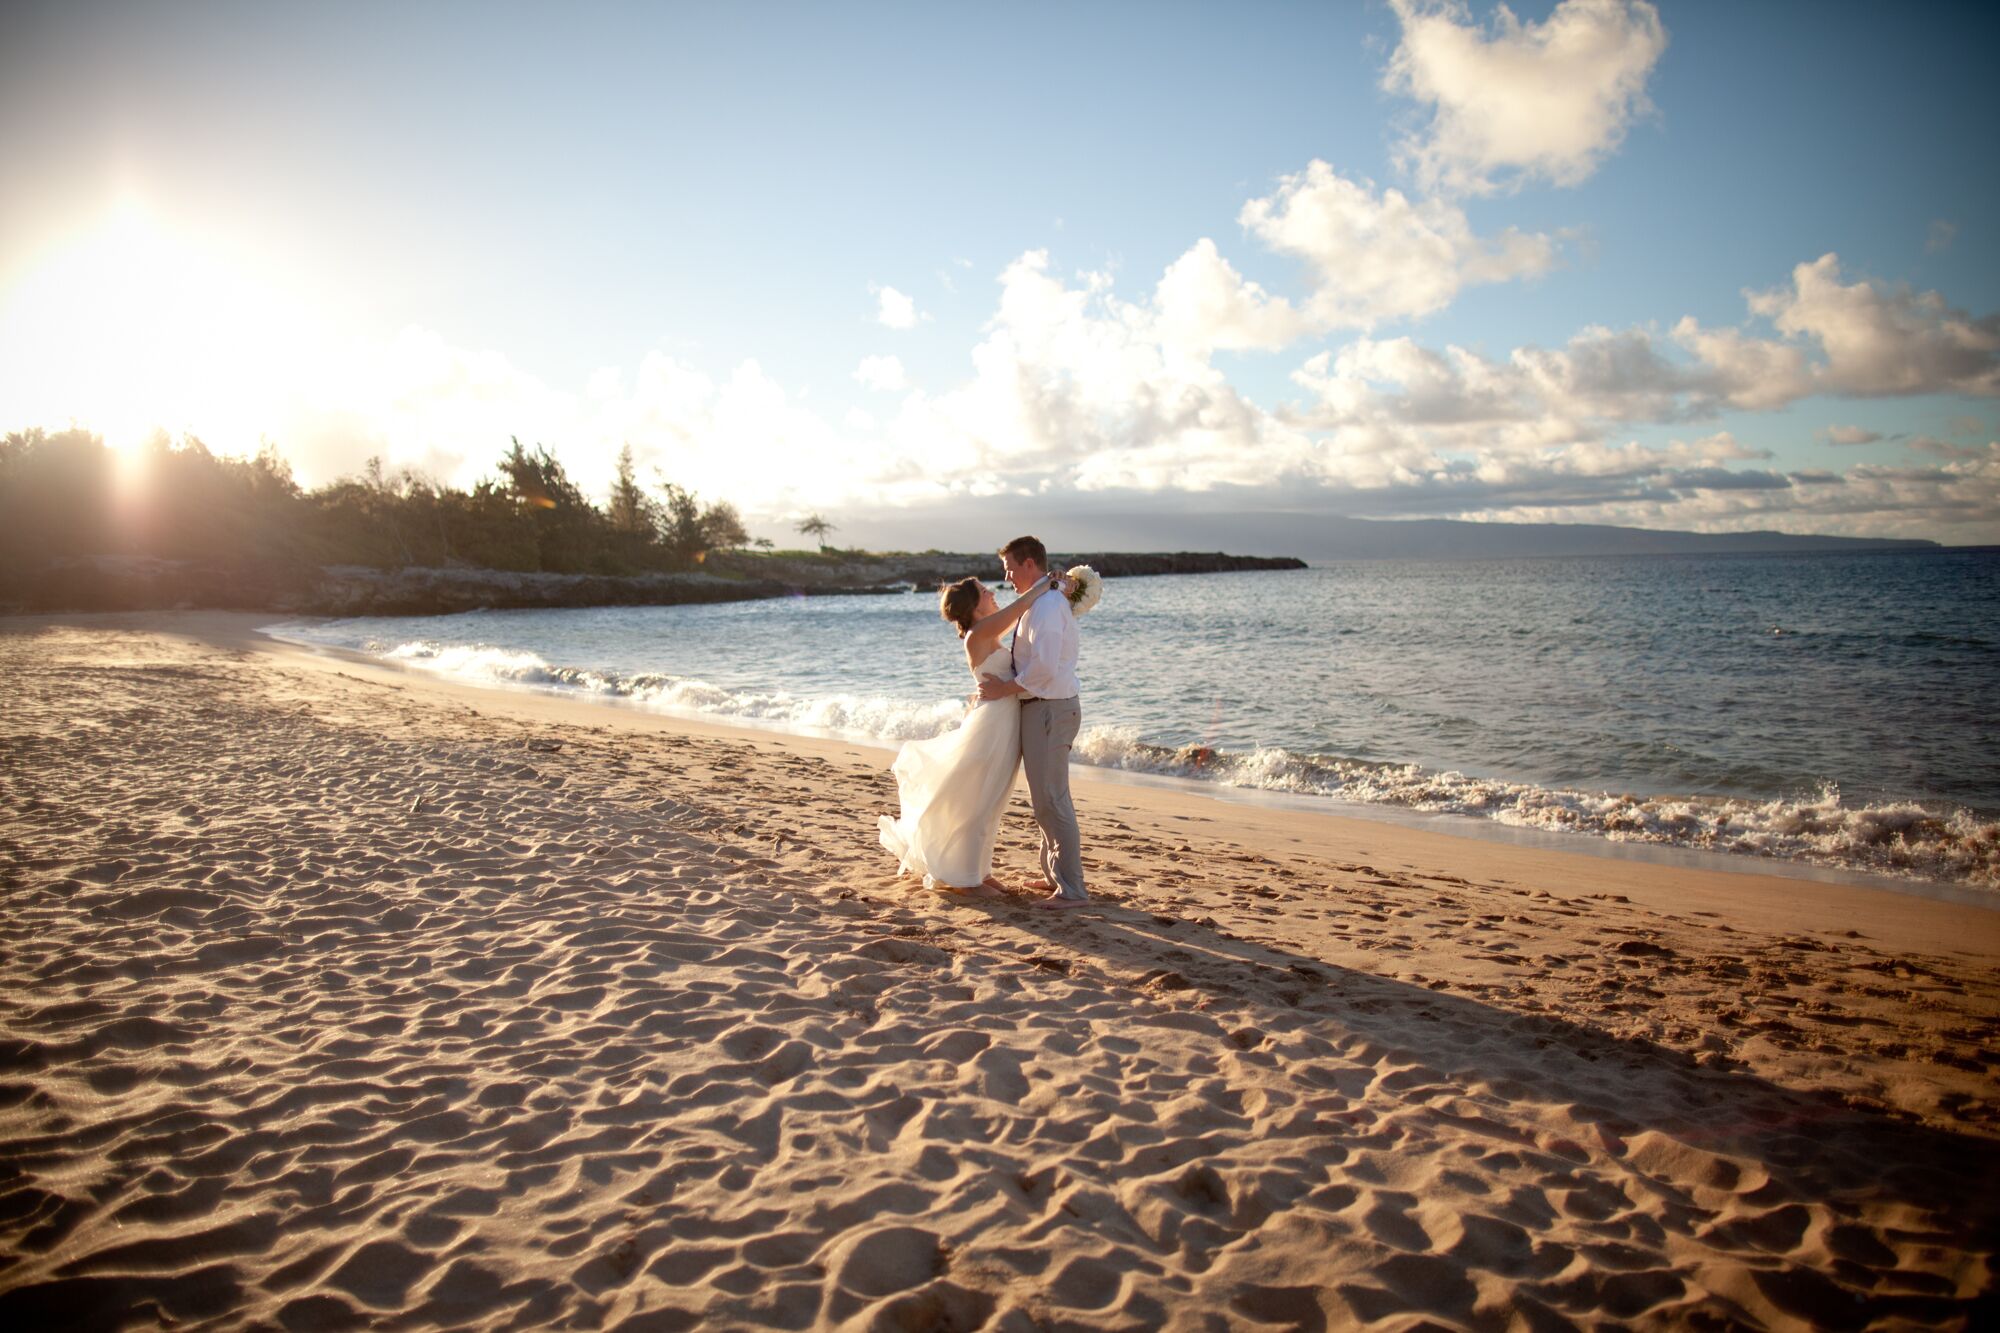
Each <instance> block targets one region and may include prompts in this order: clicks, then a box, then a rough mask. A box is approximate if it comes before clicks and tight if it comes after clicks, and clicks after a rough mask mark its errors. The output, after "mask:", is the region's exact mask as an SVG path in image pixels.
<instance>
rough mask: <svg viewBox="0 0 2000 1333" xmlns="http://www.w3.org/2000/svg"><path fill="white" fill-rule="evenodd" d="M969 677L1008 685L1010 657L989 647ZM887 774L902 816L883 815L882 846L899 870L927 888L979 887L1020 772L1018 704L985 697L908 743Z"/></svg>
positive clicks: (987, 871)
mask: <svg viewBox="0 0 2000 1333" xmlns="http://www.w3.org/2000/svg"><path fill="white" fill-rule="evenodd" d="M973 676H974V678H975V679H977V678H978V677H980V676H998V677H999V678H1000V679H1002V680H1012V679H1013V677H1014V671H1013V665H1012V658H1011V654H1010V653H1009V652H1008V651H1007V650H1006V649H1005V648H999V649H996V650H994V651H993V652H992V653H990V654H988V655H987V658H986V660H985V661H984V662H981V663H980V664H979V666H978V667H977V668H976V669H975V670H974V672H973ZM891 771H892V772H894V773H895V775H896V790H897V794H898V795H899V797H900V798H901V802H902V816H901V818H898V819H891V818H889V817H888V816H887V815H884V816H882V819H881V833H882V845H883V846H884V847H886V848H888V849H889V851H890V852H892V853H893V854H894V855H895V856H896V858H897V861H898V863H899V865H900V867H901V870H902V872H903V873H904V874H908V875H921V876H923V878H924V885H925V887H927V888H937V887H940V886H947V887H951V888H961V889H969V888H973V887H975V886H977V885H978V884H979V883H980V881H982V880H984V879H985V878H986V877H987V876H988V875H991V874H992V873H993V847H994V844H995V843H997V842H998V841H999V839H1000V819H1001V816H1002V815H1003V814H1005V812H1006V809H1007V796H1008V793H1010V792H1011V791H1013V789H1014V780H1015V778H1016V777H1017V776H1018V775H1019V774H1020V771H1021V701H1020V699H1019V698H1018V697H1015V698H1007V699H989V700H987V701H985V702H983V703H980V704H979V705H977V706H976V707H974V708H973V709H972V710H971V711H970V712H968V713H967V714H966V715H965V721H964V722H962V723H960V724H959V726H958V727H957V729H956V730H953V731H947V732H945V733H944V734H943V735H941V736H933V737H931V738H930V739H928V740H921V741H906V742H905V743H904V745H903V748H902V749H901V750H900V751H898V752H897V754H896V762H895V764H894V765H893V766H892V769H891Z"/></svg>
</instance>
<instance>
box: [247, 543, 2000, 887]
mask: <svg viewBox="0 0 2000 1333" xmlns="http://www.w3.org/2000/svg"><path fill="white" fill-rule="evenodd" d="M996 574H997V570H996ZM1082 630H1083V633H1082V645H1083V646H1082V660H1081V673H1082V676H1083V680H1084V698H1083V706H1084V725H1085V729H1084V733H1083V735H1082V737H1081V738H1080V740H1079V743H1078V748H1077V756H1076V757H1077V758H1078V760H1079V761H1081V762H1083V763H1088V764H1095V765H1100V766H1103V767H1107V768H1115V769H1126V770H1133V771H1140V772H1147V773H1153V774H1161V775H1166V776H1169V777H1176V778H1184V779H1188V780H1191V781H1196V782H1207V783H1216V784H1222V785H1226V786H1234V787H1248V788H1259V789H1264V790H1269V791H1279V792H1287V793H1294V794H1298V795H1303V796H1307V797H1316V798H1324V799H1325V800H1327V801H1329V802H1335V803H1340V804H1343V805H1345V806H1347V807H1349V810H1348V813H1365V811H1357V810H1355V809H1353V808H1352V807H1356V806H1361V807H1366V806H1392V807H1400V808H1402V809H1405V810H1415V811H1427V812H1437V813H1449V814H1457V815H1468V816H1473V817H1477V818H1481V819H1487V820H1492V821H1495V822H1497V823H1500V824H1506V825H1512V826H1516V827H1525V828H1535V829H1544V830H1554V831H1562V832H1570V833H1574V834H1577V835H1579V836H1585V837H1598V838H1607V839H1612V840H1617V841H1624V842H1646V843H1656V844H1662V845H1671V846H1680V847H1688V848H1698V849H1708V850H1714V851H1720V852H1729V853H1737V854H1744V855H1751V856H1759V857H1771V858H1780V859H1786V860H1793V861H1798V862H1804V863H1810V864H1814V865H1820V866H1829V867H1838V868H1844V869H1849V870H1855V871H1864V872H1873V873H1888V874H1893V875H1902V876H1909V877H1914V878H1920V879H1928V880H1934V881H1940V882H1946V883H1954V884H1959V885H1970V886H1978V887H1982V888H1993V889H2000V721H1996V719H2000V552H1994V551H1939V552H1913V553H1870V554H1863V555H1812V556H1655V557H1620V558H1605V559H1564V560H1522V561H1482V562H1414V561H1411V562H1401V561H1398V562H1357V563H1346V564H1333V565H1326V566H1320V567H1315V568H1312V569H1308V570H1299V571H1284V572H1263V573H1251V574H1215V575H1203V576H1197V577H1173V578H1141V579H1122V580H1113V581H1111V582H1109V583H1108V585H1107V587H1106V590H1105V596H1104V601H1103V604H1102V605H1101V606H1100V607H1099V608H1098V609H1097V610H1095V611H1094V612H1092V613H1091V614H1090V615H1089V616H1087V617H1085V619H1084V620H1083V622H1082ZM272 632H273V633H275V634H277V635H278V636H279V637H282V638H286V639H290V640H293V641H296V642H302V643H310V644H320V645H328V646H335V647H341V648H347V649H352V650H357V651H360V652H363V653H368V654H372V655H376V656H380V657H383V658H387V659H391V660H394V661H398V662H402V663H405V664H408V665H410V666H412V667H415V668H419V669H423V670H428V671H433V672H439V673H442V674H446V675H451V676H456V677H461V678H465V679H469V680H474V681H478V682H482V683H488V684H500V685H512V686H519V687H525V688H532V689H542V690H558V691H565V692H573V693H577V694H582V695H588V696H597V697H601V698H605V699H614V698H615V699H618V700H621V701H624V702H626V703H628V704H632V705H637V706H641V707H646V708H654V709H659V710H662V711H668V712H688V713H699V714H707V715H712V716H716V717H720V718H734V719H741V720H748V721H755V722H758V723H761V724H765V725H772V726H777V727H780V728H785V729H792V730H798V731H808V732H818V733H828V732H830V733H835V734H840V735H844V736H848V737H852V738H856V739H862V740H869V741H875V742H882V743H894V742H897V741H900V740H905V739H910V738H913V737H920V736H929V735H934V734H936V733H937V732H939V731H941V730H944V729H946V728H949V727H952V726H955V725H957V723H958V720H959V718H960V717H961V716H962V715H963V711H964V703H963V695H964V690H965V687H966V686H967V684H968V680H967V677H966V675H965V670H964V666H963V661H962V656H961V653H960V648H959V644H958V640H957V638H956V637H955V635H954V634H953V633H952V631H951V630H950V628H949V627H948V626H946V625H945V624H944V622H942V621H941V620H939V619H938V615H937V610H936V599H935V597H934V595H932V594H930V593H928V592H925V593H910V594H905V595H893V596H882V597H838V598H803V597H801V598H792V599H787V600H778V601H764V602H744V603H736V604H731V605H721V606H702V607H657V608H605V609H593V610H575V611H505V612H475V613H471V614H467V615H457V616H445V617H429V618H392V619H356V620H332V621H316V622H301V623H292V624H286V625H281V626H275V627H273V630H272ZM885 762H886V761H885Z"/></svg>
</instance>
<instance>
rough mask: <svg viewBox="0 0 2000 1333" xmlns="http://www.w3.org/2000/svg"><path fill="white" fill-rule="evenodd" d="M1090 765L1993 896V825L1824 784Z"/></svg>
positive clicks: (1158, 749)
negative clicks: (1651, 787)
mask: <svg viewBox="0 0 2000 1333" xmlns="http://www.w3.org/2000/svg"><path fill="white" fill-rule="evenodd" d="M1076 756H1077V758H1078V759H1079V760H1081V761H1082V762H1084V763H1088V764H1095V765H1098V766H1100V767H1104V768H1117V769H1125V770H1129V771H1133V772H1143V773H1155V774H1161V775H1164V776H1169V777H1180V778H1195V779H1201V780H1206V781H1212V782H1217V783H1220V784H1222V785H1224V786H1231V787H1245V788H1254V789H1258V790H1264V791H1281V792H1294V793H1300V794H1304V795H1312V796H1325V797H1330V798H1333V799H1337V800H1341V801H1352V802H1357V803H1362V804H1371V805H1390V806H1400V807H1402V808H1404V809H1409V810H1421V811H1424V812H1427V813H1434V814H1456V815H1472V816H1478V817H1482V818H1486V819H1491V820H1493V821H1494V822H1495V823H1498V824H1507V825H1512V826H1514V827H1517V828H1532V829H1541V830H1545V831H1548V832H1559V833H1581V834H1587V835H1594V836H1597V837H1602V838H1608V839H1610V840H1611V841H1614V842H1645V843H1657V844H1662V845H1670V846H1678V847H1689V848H1697V849H1700V850H1704V851H1716V852H1729V853H1735V854H1739V855H1748V856H1763V857H1774V858H1780V859H1786V860H1798V861H1806V862H1811V863H1813V864H1817V865H1827V866H1837V867H1841V868H1844V869H1850V870H1867V871H1875V872H1886V873H1890V874H1902V875H1916V876H1921V877H1923V878H1928V879H1940V880H1955V881H1960V882H1964V883H1970V884H1977V885H1982V886H1985V887H1989V888H2000V822H1996V821H1994V820H1990V819H1981V818H1980V817H1978V816H1977V815H1975V814H1973V813H1972V812H1971V811H1968V810H1964V809H1930V808H1926V807H1925V806H1923V805H1919V804H1917V803H1915V802H1908V801H1904V802H1892V803H1886V804H1878V805H1861V806H1849V805H1846V804H1844V803H1843V802H1842V800H1841V796H1840V792H1839V790H1838V788H1835V787H1832V786H1828V787H1826V788H1824V789H1822V790H1821V791H1819V792H1818V793H1815V794H1814V795H1813V796H1812V797H1810V798H1806V799H1800V800H1782V799H1781V800H1769V801H1755V800H1743V799H1732V798H1726V797H1674V796H1631V795H1623V794H1619V793H1613V792H1600V793H1594V794H1593V793H1589V792H1581V791H1566V790H1561V789H1555V788H1549V787H1540V786H1536V785H1533V784H1531V783H1521V782H1507V781H1504V780H1500V779H1495V778H1475V777H1468V776H1467V775H1465V774H1463V773H1458V772H1437V771H1434V770H1429V769H1423V768H1419V767H1417V766H1416V765H1414V764H1403V765H1397V764H1369V763H1362V762H1359V761H1356V760H1345V759H1335V758H1324V757H1319V756H1302V755H1296V754H1292V753H1290V752H1288V751H1286V750H1283V749H1279V748H1275V747H1273V748H1264V749H1256V750H1252V751H1249V752H1247V753H1243V754H1230V753H1227V752H1224V751H1217V750H1213V749H1210V748H1208V747H1206V746H1183V747H1181V748H1179V749H1169V748H1167V747H1164V746H1158V745H1149V744H1147V743H1146V742H1144V741H1143V740H1141V739H1140V738H1139V737H1138V736H1137V734H1136V733H1134V732H1132V731H1131V730H1129V729H1126V728H1116V727H1101V728H1094V729H1092V730H1091V731H1088V732H1086V733H1085V734H1084V735H1082V736H1081V737H1079V738H1078V741H1077V747H1076Z"/></svg>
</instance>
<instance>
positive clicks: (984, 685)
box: [979, 676, 1027, 699]
mask: <svg viewBox="0 0 2000 1333" xmlns="http://www.w3.org/2000/svg"><path fill="white" fill-rule="evenodd" d="M1026 693H1027V691H1026V690H1024V689H1022V688H1021V687H1020V686H1019V685H1016V684H1015V683H1014V682H1013V681H1011V680H1002V679H1000V678H999V677H998V676H981V677H980V678H979V697H980V698H981V699H1007V698H1012V697H1013V696H1014V695H1017V694H1020V695H1025V694H1026Z"/></svg>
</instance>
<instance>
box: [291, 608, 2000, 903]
mask: <svg viewBox="0 0 2000 1333" xmlns="http://www.w3.org/2000/svg"><path fill="white" fill-rule="evenodd" d="M283 627H284V623H276V624H269V625H260V626H257V627H255V630H254V632H255V633H257V634H258V635H260V636H262V637H263V638H265V639H269V640H271V641H272V642H275V643H281V644H284V645H285V646H287V647H288V648H292V649H298V650H303V651H306V652H309V653H321V654H325V655H328V656H330V657H334V658H337V659H339V660H344V661H347V662H349V663H351V664H355V665H366V666H374V667H379V668H382V669H385V670H388V671H391V672H396V673H400V674H406V675H408V676H411V677H413V678H417V679H423V680H429V681H435V682H440V683H451V684H455V685H459V686H462V687H464V688H467V689H472V690H477V691H484V692H489V693H495V694H501V695H531V696H537V697H543V698H549V699H555V700H568V701H570V702H573V703H577V704H580V705H582V706H584V707H589V708H606V709H611V710H615V711H619V712H634V713H645V714H652V715H655V716H660V717H667V718H674V719H678V720H681V721H684V722H687V723H690V724H693V725H705V726H717V727H721V728H724V729H725V730H736V731H741V732H743V733H746V734H770V735H778V736H797V737H801V738H813V739H820V740H828V741H833V742H837V743H841V744H848V745H858V746H861V747H864V748H867V749H871V750H878V751H881V752H883V753H884V754H885V755H887V756H890V757H893V755H894V753H895V751H896V749H897V748H898V746H899V745H900V743H901V742H899V741H893V740H882V739H878V738H875V737H872V736H867V735H861V734H856V733H848V732H839V731H830V730H824V729H818V728H811V727H805V726H801V725H796V724H790V725H788V724H786V723H782V722H770V721H766V720H764V719H761V718H756V717H745V716H735V715H726V714H712V713H704V712H701V711H698V710H694V709H677V708H674V707H672V706H669V705H664V704H658V703H654V702H650V701H641V700H633V699H629V698H627V697H625V696H622V695H617V694H608V693H593V692H590V691H587V690H582V689H577V688H573V687H569V686H563V685H549V684H540V683H530V682H517V681H507V680H472V679H466V678H463V677H455V676H451V675H448V674H446V673H442V672H435V671H430V670H426V669H425V668H424V667H423V666H421V665H420V664H417V663H413V662H399V661H393V660H390V659H387V658H379V657H373V656H370V655H369V654H367V653H363V652H360V651H358V650H355V649H350V648H344V647H340V646H338V645H332V644H320V643H314V642H311V641H310V640H300V639H289V638H283V637H281V636H277V635H273V634H271V633H269V631H270V630H273V629H280V628H283ZM886 764H887V760H886V759H885V761H884V766H885V767H886ZM1072 771H1073V773H1074V774H1075V775H1076V777H1077V778H1078V779H1079V780H1086V779H1087V780H1100V781H1107V782H1111V783H1127V784H1131V785H1135V786H1142V787H1144V786H1155V787H1164V788H1166V789H1170V790H1178V791H1182V792H1185V793H1187V794H1189V795H1192V796H1196V797H1200V798H1206V799H1209V800H1214V801H1218V802H1221V803H1223V804H1225V805H1232V806H1251V807H1259V808H1268V809H1275V810H1288V811H1296V812H1298V813H1300V814H1305V815H1317V816H1325V817H1328V818H1336V819H1352V820H1359V821H1362V822H1364V823H1387V824H1391V825H1394V826H1398V827H1409V828H1413V829H1420V830H1428V831H1431V832H1435V833H1440V834H1443V835H1446V836H1451V837H1459V838H1470V839H1474V840H1479V841H1493V842H1499V843H1503V844H1508V845H1515V846H1523V847H1530V848H1540V849H1543V850H1547V851H1549V852H1552V853H1556V854H1561V853H1565V852H1568V853H1574V854H1576V855H1581V856H1590V857H1605V858H1609V859H1612V860H1637V861H1645V862H1651V863H1655V864H1660V865H1666V866H1681V867H1685V868H1687V869H1691V870H1709V871H1716V872H1720V873H1729V874H1751V875H1769V876H1773V877H1776V878H1781V879H1796V880H1804V881H1810V882H1815V883H1831V884H1847V885H1852V886H1857V887H1866V888H1874V889H1880V890H1884V891H1887V892H1892V893H1902V894H1908V895H1911V896H1915V897H1923V898H1933V899H1939V900H1943V901H1947V902H1956V903H1960V904H1963V905H1966V906H1973V907H1986V908H1989V909H1991V910H1996V911H2000V887H1986V886H1983V885H1982V884H1980V883H1978V882H1977V881H1973V880H1945V879H1938V878H1934V877H1931V876H1927V875H1924V874H1920V873H1916V872H1910V873H1907V874H1899V873H1896V872H1894V871H1890V870H1878V869H1870V868H1867V867H1865V866H1857V865H1848V864H1839V863H1833V862H1829V861H1821V860H1815V859H1812V858H1810V857H1807V856H1779V855H1769V854H1758V853H1750V852H1740V851H1732V850H1728V849H1725V848H1711V847H1701V846H1696V845H1691V844H1686V843H1677V842H1672V841H1667V840H1659V839H1649V838H1618V837H1613V836H1610V835H1608V834H1606V833H1603V832H1599V831H1596V830H1567V829H1561V828H1536V827H1532V826H1527V825H1521V824H1512V823H1506V822H1503V821H1501V820H1499V819H1496V818H1492V817H1487V816H1482V815H1478V814H1472V813H1468V812H1464V811H1455V810H1425V809H1421V808H1417V807H1414V806H1410V805H1404V804H1400V803H1397V802H1393V801H1359V800H1351V799H1346V798H1343V797H1341V796H1338V795H1332V794H1325V795H1322V794H1318V793H1310V792H1297V791H1285V790H1281V789H1274V788H1265V787H1257V786H1253V785H1243V784H1235V783H1230V782H1226V781H1220V780H1215V779H1201V778H1186V777H1181V776H1179V775H1177V774H1172V773H1156V772H1151V771H1148V770H1145V769H1128V768H1124V767H1120V766H1118V765H1113V764H1097V763H1091V762H1089V761H1087V760H1083V759H1077V760H1075V761H1074V767H1073V770H1072ZM1545 790H1556V791H1557V793H1558V794H1562V793H1561V792H1560V790H1559V789H1545ZM1576 794H1579V795H1586V796H1587V795H1589V793H1576ZM1598 795H1600V796H1615V795H1616V794H1615V793H1599V794H1598ZM1627 799H1631V800H1636V801H1640V802H1652V801H1664V800H1673V799H1676V798H1673V797H1670V796H1666V795H1654V796H1636V797H1629V798H1627ZM1716 799H1735V800H1741V801H1742V802H1744V803H1745V804H1749V805H1752V806H1757V805H1761V804H1764V803H1765V798H1758V797H1741V798H1716ZM1777 799H1782V798H1777Z"/></svg>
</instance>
